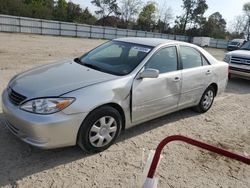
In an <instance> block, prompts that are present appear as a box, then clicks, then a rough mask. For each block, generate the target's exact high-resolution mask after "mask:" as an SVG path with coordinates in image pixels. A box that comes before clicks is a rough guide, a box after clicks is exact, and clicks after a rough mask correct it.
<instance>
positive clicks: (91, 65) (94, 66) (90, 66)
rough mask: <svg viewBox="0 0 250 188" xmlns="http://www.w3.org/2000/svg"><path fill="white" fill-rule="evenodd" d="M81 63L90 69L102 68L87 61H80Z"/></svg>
mask: <svg viewBox="0 0 250 188" xmlns="http://www.w3.org/2000/svg"><path fill="white" fill-rule="evenodd" d="M82 65H84V66H86V67H89V68H91V69H95V70H102V69H101V68H100V67H98V66H96V65H93V64H89V63H82Z"/></svg>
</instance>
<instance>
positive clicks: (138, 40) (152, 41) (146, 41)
mask: <svg viewBox="0 0 250 188" xmlns="http://www.w3.org/2000/svg"><path fill="white" fill-rule="evenodd" d="M113 41H120V42H129V43H135V44H141V45H146V46H152V47H156V46H158V45H161V44H180V43H182V44H183V43H185V42H180V41H175V40H168V39H161V38H142V37H127V38H118V39H113ZM185 44H188V43H185Z"/></svg>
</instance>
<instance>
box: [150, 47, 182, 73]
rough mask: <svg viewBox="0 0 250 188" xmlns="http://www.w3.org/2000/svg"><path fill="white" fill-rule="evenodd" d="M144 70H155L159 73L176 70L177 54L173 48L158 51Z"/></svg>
mask: <svg viewBox="0 0 250 188" xmlns="http://www.w3.org/2000/svg"><path fill="white" fill-rule="evenodd" d="M145 68H151V69H157V70H159V72H160V73H166V72H171V71H176V70H177V53H176V48H175V47H174V46H171V47H166V48H163V49H160V50H159V51H158V52H156V53H155V54H154V55H153V56H152V57H151V58H150V59H149V61H148V62H147V64H146V66H145Z"/></svg>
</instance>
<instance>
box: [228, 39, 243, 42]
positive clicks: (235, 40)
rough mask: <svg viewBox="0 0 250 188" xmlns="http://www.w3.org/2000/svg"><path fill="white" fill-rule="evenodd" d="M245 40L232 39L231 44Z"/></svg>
mask: <svg viewBox="0 0 250 188" xmlns="http://www.w3.org/2000/svg"><path fill="white" fill-rule="evenodd" d="M244 40H245V39H233V40H231V42H243V41H244Z"/></svg>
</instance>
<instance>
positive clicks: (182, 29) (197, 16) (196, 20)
mask: <svg viewBox="0 0 250 188" xmlns="http://www.w3.org/2000/svg"><path fill="white" fill-rule="evenodd" d="M182 8H183V10H184V13H183V15H181V16H177V19H176V20H175V23H176V25H175V28H176V30H177V31H178V33H180V34H185V33H186V30H187V26H188V24H189V29H192V28H196V29H193V30H196V31H198V29H197V28H202V26H203V24H204V21H205V17H204V13H205V12H206V10H207V9H208V5H207V3H206V0H183V5H182Z"/></svg>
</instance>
